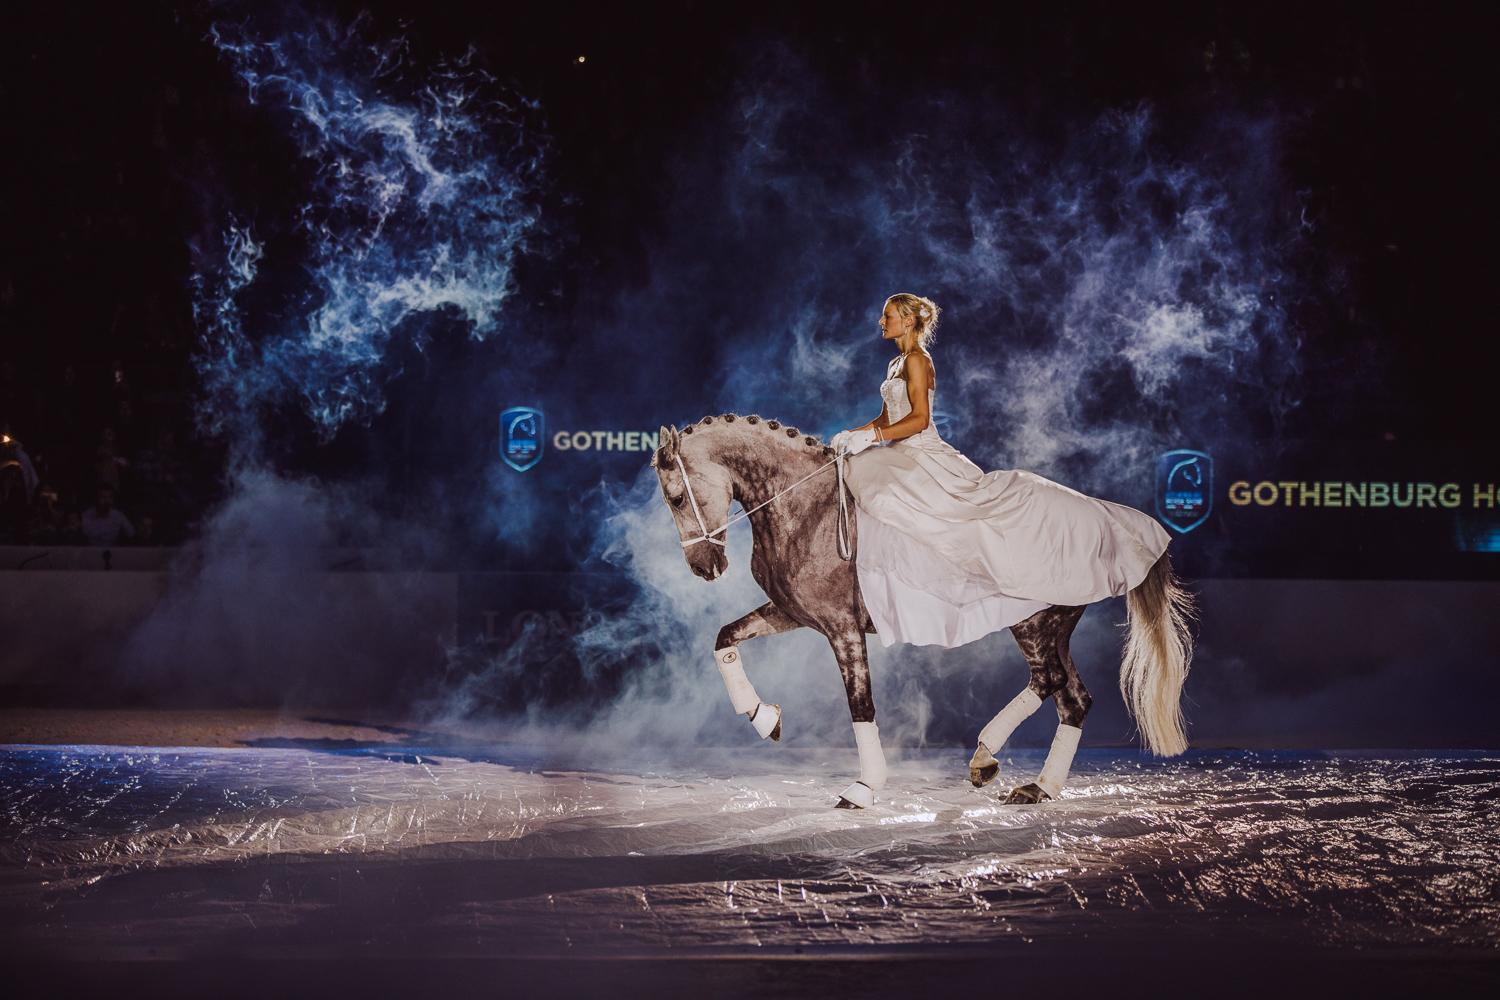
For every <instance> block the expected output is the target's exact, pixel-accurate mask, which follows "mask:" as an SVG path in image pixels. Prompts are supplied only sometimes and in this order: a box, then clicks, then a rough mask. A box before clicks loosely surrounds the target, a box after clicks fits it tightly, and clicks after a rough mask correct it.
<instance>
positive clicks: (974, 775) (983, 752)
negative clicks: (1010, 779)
mask: <svg viewBox="0 0 1500 1000" xmlns="http://www.w3.org/2000/svg"><path fill="white" fill-rule="evenodd" d="M999 773H1000V762H999V761H998V760H996V759H995V755H994V754H992V753H990V748H989V747H987V746H985V745H984V744H983V743H981V744H979V747H978V749H976V750H975V751H974V756H973V757H971V758H970V759H969V784H971V785H973V786H974V787H975V788H983V787H984V786H985V785H988V784H989V783H990V782H992V781H994V780H995V775H997V774H999Z"/></svg>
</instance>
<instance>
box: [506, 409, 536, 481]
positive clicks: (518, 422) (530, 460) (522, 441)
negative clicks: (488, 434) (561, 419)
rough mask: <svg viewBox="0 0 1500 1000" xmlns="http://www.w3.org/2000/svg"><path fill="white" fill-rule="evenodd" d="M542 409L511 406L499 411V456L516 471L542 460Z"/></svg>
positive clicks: (523, 469) (523, 470) (524, 469)
mask: <svg viewBox="0 0 1500 1000" xmlns="http://www.w3.org/2000/svg"><path fill="white" fill-rule="evenodd" d="M544 440H545V439H544V438H543V437H542V411H541V410H538V409H536V408H535V407H531V406H512V407H511V408H510V409H508V410H502V411H501V412H500V457H501V458H503V459H505V464H506V465H508V466H510V467H511V468H512V469H515V470H516V471H517V472H525V471H526V470H527V469H529V468H531V467H532V466H533V465H535V464H536V463H538V462H540V461H541V460H542V442H543V441H544Z"/></svg>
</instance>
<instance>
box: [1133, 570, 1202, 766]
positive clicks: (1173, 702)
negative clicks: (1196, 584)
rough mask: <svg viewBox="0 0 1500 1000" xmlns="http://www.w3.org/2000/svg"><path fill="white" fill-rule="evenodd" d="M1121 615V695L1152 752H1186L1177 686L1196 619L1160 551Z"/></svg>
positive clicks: (1191, 603) (1184, 670) (1190, 654)
mask: <svg viewBox="0 0 1500 1000" xmlns="http://www.w3.org/2000/svg"><path fill="white" fill-rule="evenodd" d="M1125 612H1126V624H1127V625H1128V626H1129V628H1130V631H1129V634H1128V635H1127V636H1126V638H1125V655H1124V658H1123V659H1122V661H1121V663H1120V694H1121V695H1123V696H1124V698H1125V707H1126V709H1128V710H1129V712H1130V714H1131V716H1132V717H1133V718H1134V719H1135V722H1136V725H1137V726H1139V727H1140V730H1141V735H1142V736H1143V737H1144V738H1145V741H1146V746H1147V747H1148V748H1149V749H1150V750H1151V752H1152V753H1155V754H1158V755H1160V756H1163V757H1172V756H1175V755H1177V754H1180V753H1182V752H1183V751H1184V750H1186V749H1187V734H1186V732H1185V731H1184V729H1183V718H1182V705H1181V701H1182V685H1183V682H1184V681H1186V680H1187V674H1188V667H1189V665H1190V664H1191V663H1192V659H1193V635H1192V633H1191V632H1190V631H1188V623H1189V622H1191V621H1193V620H1195V619H1196V618H1197V606H1196V602H1195V601H1194V598H1193V595H1192V593H1191V592H1190V591H1189V590H1188V589H1187V588H1186V587H1184V586H1183V585H1182V582H1181V581H1180V580H1178V579H1177V576H1176V574H1174V573H1173V572H1172V560H1171V559H1170V558H1169V557H1168V556H1167V554H1166V553H1165V552H1163V553H1162V555H1161V558H1160V559H1158V560H1156V565H1154V566H1152V567H1151V572H1150V573H1147V574H1146V579H1144V580H1142V581H1141V583H1140V585H1139V586H1137V587H1136V588H1135V589H1134V590H1132V591H1130V592H1129V593H1128V594H1126V595H1125Z"/></svg>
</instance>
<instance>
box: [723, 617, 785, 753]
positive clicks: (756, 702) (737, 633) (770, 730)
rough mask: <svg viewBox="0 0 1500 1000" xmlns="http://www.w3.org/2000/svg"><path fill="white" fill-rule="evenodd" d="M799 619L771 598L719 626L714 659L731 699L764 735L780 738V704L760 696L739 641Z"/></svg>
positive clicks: (773, 632)
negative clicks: (771, 600)
mask: <svg viewBox="0 0 1500 1000" xmlns="http://www.w3.org/2000/svg"><path fill="white" fill-rule="evenodd" d="M800 627H801V624H800V623H799V622H796V621H793V620H792V617H791V616H790V615H788V614H787V613H786V612H785V611H783V610H781V609H780V608H778V607H777V606H776V605H775V604H772V603H771V602H769V601H768V602H766V603H765V604H762V605H761V606H760V607H758V608H756V609H755V610H754V611H752V612H750V613H749V614H748V615H746V616H745V617H743V618H741V619H739V620H737V621H732V622H730V623H729V624H728V625H725V626H724V627H723V628H721V629H719V637H718V638H717V639H716V640H714V662H715V663H717V664H718V665H719V675H720V676H722V677H723V678H724V686H725V687H726V688H727V689H728V690H729V700H730V702H731V703H732V704H733V705H734V710H735V711H736V712H738V713H739V714H741V715H743V716H746V717H747V718H749V720H750V723H751V724H752V725H753V726H755V731H756V732H757V733H759V734H760V737H761V739H765V738H766V737H770V738H771V739H772V740H773V741H774V740H780V739H781V706H780V705H768V704H766V703H765V702H763V701H761V700H760V695H759V694H757V693H756V691H755V685H753V684H751V683H750V678H749V677H746V676H745V665H744V662H743V661H742V660H741V659H740V648H739V645H738V644H739V643H741V642H743V641H745V640H746V639H759V638H760V637H761V636H766V635H776V634H778V633H780V632H790V631H791V630H792V629H794V628H800Z"/></svg>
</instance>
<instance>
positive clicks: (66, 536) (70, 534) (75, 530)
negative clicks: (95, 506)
mask: <svg viewBox="0 0 1500 1000" xmlns="http://www.w3.org/2000/svg"><path fill="white" fill-rule="evenodd" d="M60 544H62V545H87V544H88V539H87V538H84V537H83V515H82V514H80V513H78V511H76V510H70V511H68V519H67V521H66V522H65V523H64V524H63V533H62V541H61V542H60Z"/></svg>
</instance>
